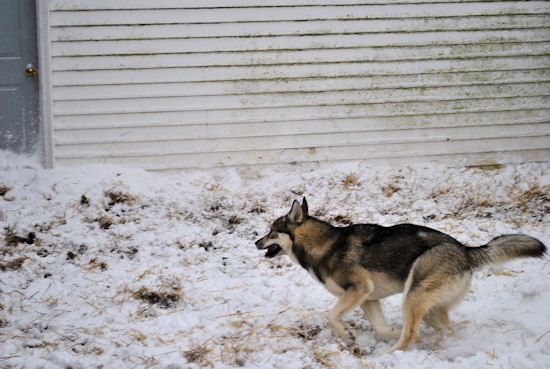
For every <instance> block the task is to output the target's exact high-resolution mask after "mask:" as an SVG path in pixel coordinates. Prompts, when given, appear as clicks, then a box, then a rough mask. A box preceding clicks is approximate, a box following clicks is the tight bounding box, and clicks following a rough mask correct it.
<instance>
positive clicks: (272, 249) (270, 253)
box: [265, 245, 282, 258]
mask: <svg viewBox="0 0 550 369" xmlns="http://www.w3.org/2000/svg"><path fill="white" fill-rule="evenodd" d="M281 250H282V249H281V247H280V246H279V245H271V246H268V247H267V252H266V253H265V257H266V258H273V257H275V256H277V255H278V254H279V252H280V251H281Z"/></svg>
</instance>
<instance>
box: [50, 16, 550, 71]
mask: <svg viewBox="0 0 550 369" xmlns="http://www.w3.org/2000/svg"><path fill="white" fill-rule="evenodd" d="M549 21H550V19H549ZM549 24H550V23H549ZM537 55H550V42H537V43H530V42H525V43H502V44H488V45H487V44H483V45H481V44H474V45H453V46H417V47H391V48H390V47H386V48H352V49H320V50H318V49H314V50H300V51H290V50H289V51H284V52H281V51H257V52H227V53H190V54H168V55H166V54H157V55H125V56H112V55H111V56H82V57H54V58H53V60H52V67H53V70H55V71H73V70H109V69H111V70H120V69H151V68H176V67H208V66H246V65H254V66H258V65H280V64H319V63H342V62H367V61H371V62H379V61H405V60H434V59H435V60H437V59H469V58H488V57H513V56H537Z"/></svg>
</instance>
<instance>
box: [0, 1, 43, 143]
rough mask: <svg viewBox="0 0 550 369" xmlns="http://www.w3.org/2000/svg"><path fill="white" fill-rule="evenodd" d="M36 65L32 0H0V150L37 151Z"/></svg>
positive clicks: (34, 17)
mask: <svg viewBox="0 0 550 369" xmlns="http://www.w3.org/2000/svg"><path fill="white" fill-rule="evenodd" d="M36 65H37V44H36V13H35V0H0V149H8V150H11V151H15V152H17V153H29V154H30V153H32V152H34V151H35V150H36V145H37V142H38V76H37V75H36V74H37V71H36Z"/></svg>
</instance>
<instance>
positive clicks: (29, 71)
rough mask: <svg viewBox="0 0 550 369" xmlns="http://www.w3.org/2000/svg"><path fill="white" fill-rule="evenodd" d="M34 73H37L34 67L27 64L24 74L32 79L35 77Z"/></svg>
mask: <svg viewBox="0 0 550 369" xmlns="http://www.w3.org/2000/svg"><path fill="white" fill-rule="evenodd" d="M36 73H38V71H37V70H36V67H35V66H34V65H32V64H30V63H29V64H27V67H26V68H25V74H26V75H27V77H34V76H36Z"/></svg>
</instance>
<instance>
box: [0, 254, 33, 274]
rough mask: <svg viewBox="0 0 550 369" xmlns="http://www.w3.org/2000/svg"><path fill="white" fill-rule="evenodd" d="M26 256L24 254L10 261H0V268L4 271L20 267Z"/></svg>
mask: <svg viewBox="0 0 550 369" xmlns="http://www.w3.org/2000/svg"><path fill="white" fill-rule="evenodd" d="M27 259H28V257H26V256H21V257H18V258H17V259H14V260H11V261H8V262H6V263H0V270H1V271H3V272H5V271H7V270H18V269H21V267H22V266H23V263H24V262H25V260H27Z"/></svg>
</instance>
